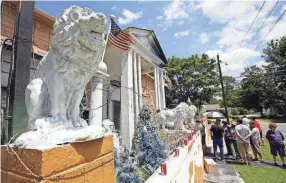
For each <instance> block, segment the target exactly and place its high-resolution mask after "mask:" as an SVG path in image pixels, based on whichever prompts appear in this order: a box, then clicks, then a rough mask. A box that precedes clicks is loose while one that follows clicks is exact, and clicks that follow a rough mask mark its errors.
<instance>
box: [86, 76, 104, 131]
mask: <svg viewBox="0 0 286 183" xmlns="http://www.w3.org/2000/svg"><path fill="white" fill-rule="evenodd" d="M102 89H103V78H102V77H100V76H99V75H96V76H94V77H93V78H92V79H91V92H90V110H89V123H90V126H99V127H102V91H103V90H102Z"/></svg>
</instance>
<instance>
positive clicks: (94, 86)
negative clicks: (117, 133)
mask: <svg viewBox="0 0 286 183" xmlns="http://www.w3.org/2000/svg"><path fill="white" fill-rule="evenodd" d="M114 18H115V17H114V16H113V15H110V20H113V19H114ZM110 31H111V21H110V25H109V30H108V33H107V37H106V45H105V48H104V50H103V53H102V57H101V60H100V63H99V65H98V66H99V72H98V73H96V74H95V76H93V77H92V79H91V82H90V86H91V91H90V105H89V106H90V109H89V125H90V126H98V127H102V120H103V116H102V115H103V114H102V108H103V105H105V104H103V103H102V99H103V90H104V85H103V83H104V80H103V78H104V77H106V76H107V73H105V72H107V66H106V64H105V63H104V62H103V60H104V56H105V51H106V48H107V43H108V38H109V34H110ZM103 39H104V38H103ZM102 68H105V69H103V70H102ZM108 98H109V97H107V103H108V102H109V100H108ZM108 108H109V107H108V105H107V110H108Z"/></svg>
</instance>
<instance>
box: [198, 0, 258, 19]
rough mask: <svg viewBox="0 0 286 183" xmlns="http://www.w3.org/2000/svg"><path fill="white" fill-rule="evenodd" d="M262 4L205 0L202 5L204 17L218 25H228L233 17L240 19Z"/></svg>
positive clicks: (256, 2)
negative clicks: (251, 8)
mask: <svg viewBox="0 0 286 183" xmlns="http://www.w3.org/2000/svg"><path fill="white" fill-rule="evenodd" d="M259 3H261V2H258V1H250V2H248V1H238V2H237V1H231V2H229V1H214V0H205V1H202V2H201V4H200V8H201V10H202V12H203V13H204V15H206V16H207V17H209V18H210V19H211V20H212V21H214V22H217V23H226V22H228V21H229V20H231V19H232V18H233V17H239V16H241V15H243V14H245V13H246V12H247V11H248V9H249V8H250V7H251V6H253V5H255V4H259Z"/></svg>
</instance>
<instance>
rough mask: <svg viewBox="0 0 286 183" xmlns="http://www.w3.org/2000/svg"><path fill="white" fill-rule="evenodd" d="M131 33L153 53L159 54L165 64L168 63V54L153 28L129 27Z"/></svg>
mask: <svg viewBox="0 0 286 183" xmlns="http://www.w3.org/2000/svg"><path fill="white" fill-rule="evenodd" d="M127 29H130V30H131V33H132V34H133V35H134V36H135V37H136V38H137V39H138V40H139V41H140V42H141V43H142V44H143V45H144V46H145V47H146V48H148V49H149V50H150V51H151V52H152V53H153V54H155V55H156V56H158V57H159V58H160V59H161V60H162V61H163V62H164V63H165V64H167V62H168V61H167V59H166V56H165V54H164V52H163V50H162V48H161V45H160V43H159V41H158V39H157V37H156V34H155V33H154V31H153V30H148V29H142V28H138V27H128V28H127Z"/></svg>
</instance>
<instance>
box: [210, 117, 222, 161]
mask: <svg viewBox="0 0 286 183" xmlns="http://www.w3.org/2000/svg"><path fill="white" fill-rule="evenodd" d="M210 131H211V137H212V140H213V148H214V161H217V147H219V151H220V159H221V161H224V152H223V133H224V129H223V127H222V126H221V125H220V119H216V121H215V124H213V125H212V126H211V129H210Z"/></svg>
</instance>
